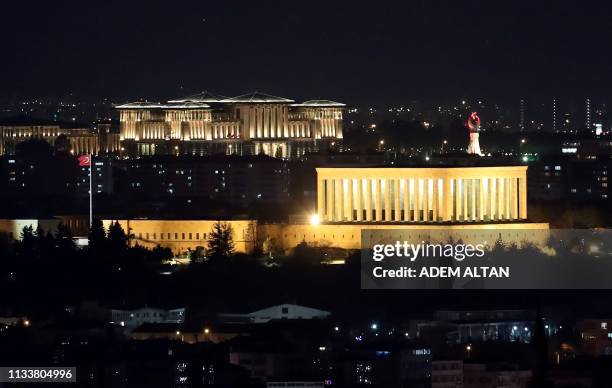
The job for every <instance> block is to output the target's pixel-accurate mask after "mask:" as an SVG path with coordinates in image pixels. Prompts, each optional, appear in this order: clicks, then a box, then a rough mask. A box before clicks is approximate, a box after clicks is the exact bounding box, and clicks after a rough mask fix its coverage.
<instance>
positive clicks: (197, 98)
mask: <svg viewBox="0 0 612 388" xmlns="http://www.w3.org/2000/svg"><path fill="white" fill-rule="evenodd" d="M225 99H227V97H226V96H222V95H220V94H214V93H211V92H209V91H208V90H203V91H201V92H200V93H196V94H192V95H190V96H186V97H182V98H177V99H174V100H169V101H168V102H220V101H221V100H225Z"/></svg>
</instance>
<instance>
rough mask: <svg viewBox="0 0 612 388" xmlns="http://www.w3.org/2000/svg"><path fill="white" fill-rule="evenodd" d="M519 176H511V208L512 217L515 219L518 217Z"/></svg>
mask: <svg viewBox="0 0 612 388" xmlns="http://www.w3.org/2000/svg"><path fill="white" fill-rule="evenodd" d="M516 183H517V178H516V177H512V178H510V202H511V210H510V217H511V218H512V219H513V220H516V219H517V218H518V195H517V194H518V193H517V185H516Z"/></svg>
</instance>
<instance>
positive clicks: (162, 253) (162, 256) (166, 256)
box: [150, 245, 174, 263]
mask: <svg viewBox="0 0 612 388" xmlns="http://www.w3.org/2000/svg"><path fill="white" fill-rule="evenodd" d="M150 257H151V260H152V261H154V262H157V263H161V262H164V261H166V260H170V259H171V258H173V257H174V253H172V249H170V248H168V247H162V246H160V245H157V246H156V247H155V248H153V249H151V254H150Z"/></svg>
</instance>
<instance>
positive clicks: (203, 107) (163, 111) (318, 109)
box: [115, 92, 344, 142]
mask: <svg viewBox="0 0 612 388" xmlns="http://www.w3.org/2000/svg"><path fill="white" fill-rule="evenodd" d="M343 107H344V104H341V103H338V102H334V101H329V100H311V101H305V102H303V103H299V104H296V103H295V102H294V101H293V100H291V99H287V98H283V97H276V96H271V95H268V94H264V93H259V92H253V93H249V94H245V95H241V96H237V97H232V98H227V97H224V96H219V95H215V94H211V93H208V92H202V93H199V94H196V95H193V96H187V97H185V98H181V99H176V100H170V101H168V102H166V103H150V102H133V103H128V104H123V105H117V106H116V107H115V108H116V109H117V110H118V111H119V120H120V136H121V140H133V141H137V142H147V141H160V140H179V141H187V142H188V141H204V142H215V141H223V142H232V141H246V140H270V139H282V140H308V139H326V138H328V139H340V138H342V110H343Z"/></svg>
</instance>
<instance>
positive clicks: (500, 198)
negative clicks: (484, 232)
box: [497, 178, 505, 220]
mask: <svg viewBox="0 0 612 388" xmlns="http://www.w3.org/2000/svg"><path fill="white" fill-rule="evenodd" d="M503 183H504V178H497V219H498V220H503V219H504V216H505V214H504V208H505V206H504V188H503Z"/></svg>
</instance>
